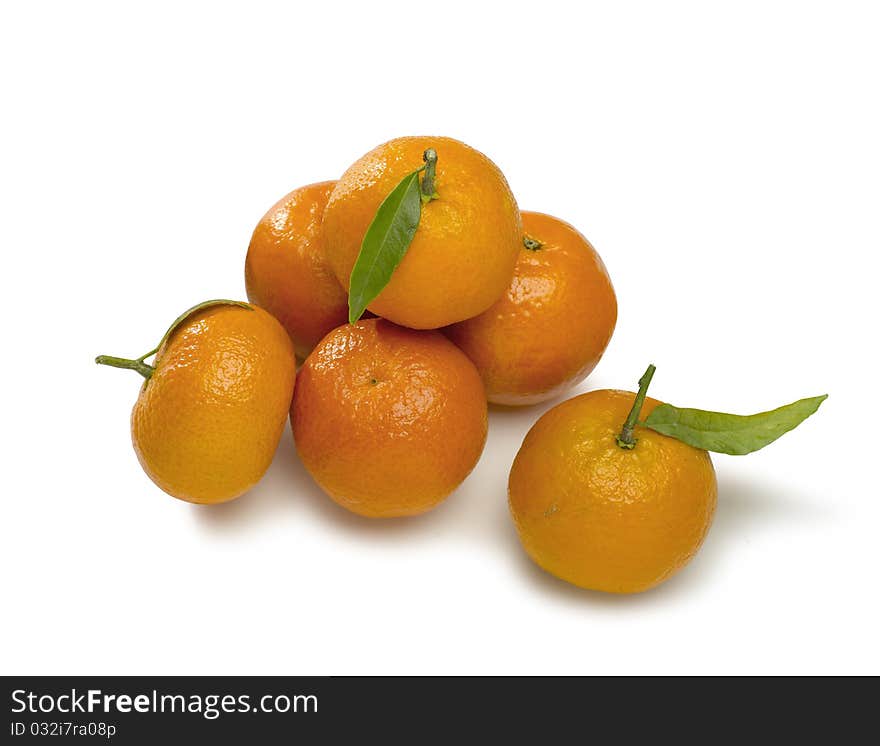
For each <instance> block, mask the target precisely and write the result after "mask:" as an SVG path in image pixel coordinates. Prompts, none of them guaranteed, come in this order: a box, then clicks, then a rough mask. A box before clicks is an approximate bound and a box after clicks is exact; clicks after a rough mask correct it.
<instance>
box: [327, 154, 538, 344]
mask: <svg viewBox="0 0 880 746" xmlns="http://www.w3.org/2000/svg"><path fill="white" fill-rule="evenodd" d="M428 150H433V151H435V152H436V155H437V163H436V178H435V181H434V188H435V193H436V197H435V198H434V199H431V200H430V201H427V202H426V203H425V204H423V205H422V208H421V217H420V220H419V225H418V228H417V230H416V231H415V235H414V237H413V239H412V242H411V243H410V245H409V248H408V250H407V252H406V254H405V256H404V257H403V259H402V261H401V262H400V264H399V265H398V266H397V268H396V269H395V270H394V273H393V275H392V277H391V279H390V281H389V282H388V284H387V285H386V286H385V287H384V289H383V290H382V291H381V292H380V293H379V295H378V296H377V297H376V298H375V299H374V300H373V301H372V302H371V303H370V304H369V305H368V306H367V307H368V308H369V310H371V311H373V312H374V313H376V314H377V315H379V316H382V317H383V318H387V319H389V320H391V321H393V322H395V323H397V324H401V325H403V326H407V327H410V328H413V329H435V328H438V327H441V326H445V325H447V324H451V323H454V322H456V321H462V320H463V319H466V318H470V317H471V316H475V315H477V314H479V313H482V312H483V311H485V310H486V309H487V308H488V307H489V306H490V305H492V303H494V302H495V301H496V300H497V299H498V298H499V297H500V296H501V294H502V293H503V292H504V291H505V289H506V288H507V285H508V283H509V282H510V278H511V276H512V274H513V266H514V263H515V262H516V257H517V254H518V252H519V248H520V245H521V241H522V224H521V220H520V214H519V209H518V208H517V205H516V200H515V199H514V197H513V194H512V192H511V191H510V187H509V186H508V185H507V181H506V180H505V178H504V176H503V175H502V173H501V171H500V170H499V169H498V167H497V166H496V165H495V164H494V163H492V161H490V160H489V159H488V158H487V157H486V156H484V155H483V154H482V153H480V152H478V151H476V150H474V149H473V148H470V147H468V146H467V145H465V144H464V143H461V142H459V141H457V140H453V139H450V138H447V137H402V138H398V139H396V140H391V141H390V142H387V143H385V144H384V145H380V146H379V147H377V148H375V149H374V150H372V151H370V152H369V153H367V154H366V155H365V156H363V157H362V158H361V159H360V160H358V161H357V162H356V163H354V165H352V166H351V167H350V168H349V169H348V170H347V171H346V172H345V174H343V175H342V177H341V178H340V179H339V181H338V183H337V184H336V187H335V188H334V190H333V192H332V193H331V195H330V198H329V200H328V202H327V207H326V210H325V211H324V231H325V235H326V240H327V258H328V261H329V263H330V265H331V266H332V268H333V271H334V272H335V274H336V277H337V279H338V280H339V282H340V283H341V284H342V285H343V287H345V288H346V289H347V288H348V287H349V281H350V277H351V272H352V268H353V267H354V265H355V261H356V260H357V257H358V255H359V253H360V250H361V244H362V241H363V239H364V235H365V234H366V232H367V228H368V227H369V226H370V224H371V222H372V221H373V218H374V217H375V215H376V211H377V209H378V208H379V206H380V204H381V203H382V202H383V200H385V198H386V197H387V196H388V195H389V194H390V193H391V192H392V191H393V190H394V188H395V187H396V186H397V185H398V184H399V183H400V182H401V180H402V179H403V178H404V177H405V176H406V175H407V174H410V173H412V172H413V171H414V170H416V169H418V168H420V167H421V166H423V165H424V160H423V159H424V155H425V152H426V151H428Z"/></svg>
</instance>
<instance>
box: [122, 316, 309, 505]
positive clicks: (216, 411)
mask: <svg viewBox="0 0 880 746" xmlns="http://www.w3.org/2000/svg"><path fill="white" fill-rule="evenodd" d="M153 368H154V370H153V372H152V375H151V376H150V378H149V379H148V380H147V381H145V382H144V385H143V387H142V388H141V392H140V396H139V397H138V400H137V402H136V403H135V405H134V409H133V410H132V413H131V434H132V441H133V443H134V449H135V452H136V453H137V456H138V459H139V460H140V462H141V466H143V468H144V471H145V472H146V473H147V475H148V476H149V477H150V479H152V480H153V481H154V482H155V483H156V484H157V485H158V486H159V487H161V488H162V489H163V490H165V492H167V493H168V494H169V495H173V496H174V497H177V498H180V499H181V500H188V501H189V502H194V503H219V502H225V501H227V500H232V499H233V498H235V497H238V496H239V495H241V494H243V493H244V492H247V490H249V489H250V488H251V487H253V486H254V485H255V484H256V483H257V482H258V481H259V480H260V478H261V477H262V476H263V474H264V473H265V471H266V469H268V468H269V464H270V463H271V462H272V457H273V455H274V454H275V450H276V448H277V447H278V441H279V439H280V438H281V433H282V432H283V430H284V422H285V418H286V415H287V410H288V407H289V406H290V400H291V397H292V396H293V388H294V381H295V375H296V358H295V357H294V352H293V345H292V344H291V341H290V338H289V337H288V336H287V333H286V332H285V331H284V328H283V327H282V326H281V324H279V323H278V322H277V321H276V320H275V318H274V317H272V316H271V315H270V314H268V313H267V312H266V311H264V310H262V309H260V308H257V307H254V306H251V307H250V308H241V307H238V306H228V305H220V306H213V307H210V308H206V309H202V310H200V311H197V312H195V313H193V314H192V315H191V316H189V317H188V318H186V319H185V320H184V321H183V322H182V323H181V324H180V325H179V326H178V327H177V328H176V330H175V331H174V332H173V333H172V334H171V336H170V337H169V338H168V339H167V340H166V342H165V343H164V344H163V345H162V347H161V348H160V349H159V350H158V352H157V353H156V359H155V362H154V364H153Z"/></svg>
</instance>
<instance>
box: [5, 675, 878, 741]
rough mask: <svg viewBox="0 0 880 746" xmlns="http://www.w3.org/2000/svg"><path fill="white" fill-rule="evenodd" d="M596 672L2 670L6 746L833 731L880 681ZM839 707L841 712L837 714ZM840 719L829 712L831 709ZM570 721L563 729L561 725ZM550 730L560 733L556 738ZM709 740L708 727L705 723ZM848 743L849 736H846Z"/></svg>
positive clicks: (852, 722)
mask: <svg viewBox="0 0 880 746" xmlns="http://www.w3.org/2000/svg"><path fill="white" fill-rule="evenodd" d="M803 683H804V682H803V681H802V682H801V683H800V684H798V683H797V682H796V681H794V680H770V679H764V680H754V679H741V680H739V681H738V682H732V681H726V682H719V684H718V685H717V686H716V685H714V684H712V683H709V684H707V683H706V682H704V681H697V680H685V679H679V680H675V681H672V680H660V679H622V678H621V679H615V678H608V679H599V678H591V679H587V678H453V677H450V678H437V677H423V678H418V677H413V678H395V677H387V678H348V677H342V678H308V677H141V676H131V677H100V676H98V677H26V676H25V677H4V678H3V684H4V696H5V704H4V709H5V712H6V715H7V717H6V722H5V725H4V726H3V727H4V730H3V731H2V735H0V741H2V742H3V743H10V744H14V743H21V744H27V743H31V742H40V743H43V742H48V741H47V739H52V740H53V741H54V742H61V741H62V740H72V741H73V742H74V743H85V742H88V743H99V742H106V743H111V744H142V743H143V744H157V743H189V742H190V739H194V738H195V739H199V740H198V742H199V743H210V742H211V741H210V739H214V738H216V739H221V742H223V743H243V744H244V743H248V744H250V743H257V744H261V743H275V742H282V740H289V739H290V738H291V737H293V738H300V737H306V738H308V739H310V740H308V741H307V742H308V743H311V742H316V741H318V740H320V741H321V742H326V741H328V740H333V739H335V738H337V737H338V738H339V739H340V740H341V739H342V738H343V737H344V736H345V737H348V738H350V737H351V736H352V734H353V733H357V734H359V735H360V736H362V737H367V736H369V737H371V739H372V738H373V737H383V738H385V739H386V742H388V741H393V742H406V743H420V742H421V741H423V740H431V741H433V740H436V738H437V737H438V736H439V735H440V734H446V735H448V736H449V737H451V738H454V739H455V740H456V741H461V742H464V743H468V742H470V741H471V740H472V736H473V735H474V734H473V730H472V729H473V728H474V727H475V726H480V729H481V731H482V732H487V731H488V732H494V733H496V734H500V733H510V732H514V733H517V734H518V735H520V736H522V735H523V734H524V732H525V731H524V729H526V728H529V729H531V730H532V731H533V732H535V733H541V732H542V731H543V732H544V736H545V737H544V738H541V739H540V740H539V742H540V743H545V742H550V743H552V742H554V741H557V740H558V741H570V740H572V738H573V737H574V736H575V734H578V735H577V740H578V741H590V740H593V739H594V738H600V737H601V738H603V739H604V738H606V737H609V736H610V735H611V734H614V739H613V740H621V741H623V742H630V741H632V740H634V739H635V737H636V736H637V735H639V734H644V735H639V738H644V737H653V738H655V739H656V738H657V737H660V736H663V737H675V738H676V740H681V739H684V740H691V739H690V738H689V736H692V735H693V736H695V735H697V734H698V733H700V732H704V731H706V729H708V731H712V730H714V729H716V728H719V727H720V728H722V730H723V733H724V735H725V737H726V738H730V737H732V736H734V735H740V736H742V737H744V738H745V737H750V738H753V737H756V736H758V735H760V737H761V738H762V739H765V738H767V737H768V736H769V735H771V734H774V733H775V734H778V735H779V737H784V738H786V739H790V738H791V737H792V735H793V734H794V733H795V732H798V731H801V730H803V729H804V728H805V727H806V728H807V729H808V730H809V732H810V734H811V735H812V736H818V735H819V734H821V733H822V731H823V726H828V728H829V729H828V731H827V732H828V734H829V736H830V735H834V737H835V742H841V740H840V739H841V738H842V737H843V736H845V734H846V733H847V732H849V733H851V734H855V733H858V732H859V730H858V729H859V725H858V723H859V721H860V720H863V719H864V717H865V716H866V715H867V713H869V712H871V710H872V705H871V703H872V702H873V694H875V693H876V688H875V686H874V685H870V686H868V687H864V688H863V689H862V691H861V692H857V693H856V694H855V695H854V696H851V697H848V698H847V699H846V700H845V705H846V707H845V709H846V712H845V713H840V712H835V710H834V707H833V705H834V703H835V702H836V703H837V704H838V705H841V704H844V700H842V699H836V700H835V698H834V696H833V695H832V694H831V693H830V692H829V691H828V688H827V682H826V683H825V684H823V685H821V686H818V687H815V686H811V687H810V689H809V690H807V689H806V688H805V687H804V686H802V684H803ZM841 714H843V715H844V716H843V717H840V715H841ZM832 716H834V717H832ZM563 728H564V730H563ZM554 734H555V735H554ZM705 735H706V736H707V737H711V736H710V733H709V732H706V733H705ZM844 740H845V739H844Z"/></svg>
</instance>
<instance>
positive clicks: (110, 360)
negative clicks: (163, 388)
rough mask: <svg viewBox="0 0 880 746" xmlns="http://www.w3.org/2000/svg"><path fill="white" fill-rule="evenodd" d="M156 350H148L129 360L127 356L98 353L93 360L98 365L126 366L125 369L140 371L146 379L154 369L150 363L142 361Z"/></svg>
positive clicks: (148, 378)
mask: <svg viewBox="0 0 880 746" xmlns="http://www.w3.org/2000/svg"><path fill="white" fill-rule="evenodd" d="M155 352H156V350H150V351H149V352H147V353H145V354H143V355H141V356H140V357H139V358H137V360H130V359H129V358H127V357H112V356H111V355H98V357H96V358H95V362H96V363H97V364H98V365H109V366H111V367H112V368H126V369H127V370H136V371H137V372H138V373H140V374H141V375H142V376H143V377H144V378H146V379H147V380H148V381H149V380H150V376H152V375H153V371H154V370H155V369H154V368H153V366H152V365H147V363H145V362H144V360H145V359H146V358H148V357H149V356H150V355H152V354H154V353H155Z"/></svg>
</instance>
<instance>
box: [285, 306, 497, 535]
mask: <svg viewBox="0 0 880 746" xmlns="http://www.w3.org/2000/svg"><path fill="white" fill-rule="evenodd" d="M291 423H292V425H293V435H294V439H295V440H296V448H297V451H298V452H299V455H300V458H301V459H302V462H303V464H305V467H306V469H308V471H309V473H310V474H311V475H312V477H314V479H315V481H316V482H317V483H318V484H319V485H320V486H321V488H322V489H323V490H324V491H325V492H326V493H327V494H328V495H330V497H332V498H333V499H334V500H335V501H336V502H337V503H339V504H340V505H342V506H343V507H345V508H347V509H348V510H351V511H352V512H354V513H359V514H360V515H364V516H369V517H374V518H375V517H391V516H405V515H415V514H417V513H422V512H424V511H426V510H430V509H431V508H433V507H434V506H436V505H437V504H438V503H440V502H441V501H442V500H443V499H444V498H445V497H446V496H447V495H448V494H449V493H450V492H452V491H453V490H454V489H455V488H456V487H457V486H458V485H459V484H460V483H461V482H462V481H463V480H464V478H465V477H466V476H467V475H468V474H469V473H470V471H471V469H473V468H474V466H475V465H476V463H477V460H478V459H479V457H480V454H481V453H482V450H483V445H484V443H485V441H486V428H487V414H486V398H485V394H484V393H483V384H482V381H481V380H480V376H479V374H478V373H477V371H476V369H475V368H474V366H473V364H472V363H471V362H470V361H469V360H468V359H467V357H465V355H464V354H463V353H462V352H461V351H460V350H459V349H458V348H457V347H456V346H455V345H453V344H452V343H451V342H450V341H449V340H448V339H446V338H445V337H444V336H443V335H442V334H440V333H439V332H435V331H414V330H412V329H405V328H402V327H399V326H396V325H395V324H392V323H391V322H389V321H386V320H385V319H367V320H361V321H359V322H357V323H356V324H354V325H345V326H341V327H339V328H337V329H335V330H334V331H332V332H330V334H328V335H327V336H326V337H325V338H324V339H323V340H322V341H321V343H320V344H319V345H318V346H317V347H316V348H315V349H314V350H313V351H312V354H311V355H309V357H308V358H307V359H306V361H305V364H304V365H303V366H302V368H301V369H300V373H299V378H298V381H297V386H296V393H295V395H294V398H293V407H292V409H291Z"/></svg>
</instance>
